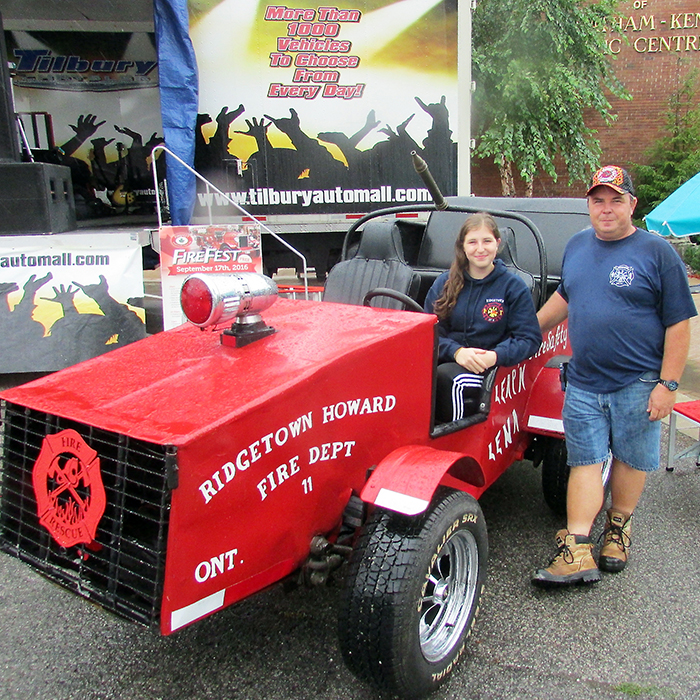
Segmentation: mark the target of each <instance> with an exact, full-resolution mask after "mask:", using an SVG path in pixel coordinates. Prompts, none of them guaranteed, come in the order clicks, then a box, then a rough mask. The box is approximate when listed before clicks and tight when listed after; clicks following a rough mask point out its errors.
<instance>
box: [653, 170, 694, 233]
mask: <svg viewBox="0 0 700 700" xmlns="http://www.w3.org/2000/svg"><path fill="white" fill-rule="evenodd" d="M644 220H645V221H646V225H647V229H649V231H654V232H655V233H660V234H661V235H662V236H679V237H680V236H697V235H700V173H698V174H697V175H695V176H694V177H691V178H690V180H688V182H686V183H685V184H683V185H681V186H680V187H679V188H678V189H677V190H676V191H675V192H672V193H671V194H670V195H669V196H668V197H666V199H664V201H663V202H661V204H659V205H658V206H657V207H656V208H655V209H653V210H652V211H650V212H649V213H648V214H647V215H646V216H645V217H644Z"/></svg>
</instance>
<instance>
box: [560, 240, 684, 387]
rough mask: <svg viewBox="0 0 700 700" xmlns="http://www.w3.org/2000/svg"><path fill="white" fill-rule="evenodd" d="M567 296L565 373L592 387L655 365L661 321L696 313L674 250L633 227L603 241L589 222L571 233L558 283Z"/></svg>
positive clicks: (621, 381)
mask: <svg viewBox="0 0 700 700" xmlns="http://www.w3.org/2000/svg"><path fill="white" fill-rule="evenodd" d="M558 291H559V293H560V294H561V296H562V297H563V298H564V299H565V300H566V301H567V302H568V304H569V339H570V341H571V348H572V351H573V358H572V360H571V362H570V363H569V370H568V374H567V379H568V381H570V382H571V384H573V385H574V386H576V387H578V388H580V389H584V390H585V391H591V392H594V393H608V392H612V391H617V390H618V389H622V388H623V387H625V386H628V385H629V384H631V383H632V382H633V381H635V380H636V379H637V378H638V377H639V376H641V375H642V374H643V373H644V372H648V371H656V372H659V371H660V370H661V361H662V358H663V352H664V337H665V332H666V328H667V327H668V326H672V325H674V324H675V323H679V322H680V321H684V320H686V319H688V318H690V317H692V316H695V315H696V314H697V312H696V310H695V304H694V303H693V298H692V296H691V294H690V289H689V287H688V278H687V273H686V270H685V266H684V265H683V263H682V261H681V259H680V257H679V256H678V254H677V253H676V252H675V250H673V248H672V247H671V245H670V244H669V243H668V242H667V241H665V240H663V239H662V238H660V237H658V236H656V235H654V234H652V233H649V232H647V231H644V230H642V229H636V231H635V232H634V233H633V234H632V235H630V236H627V237H626V238H622V239H619V240H616V241H603V240H601V239H599V238H597V237H596V235H595V232H594V230H593V229H592V228H589V229H586V230H584V231H580V232H579V233H577V234H576V235H575V236H573V237H572V238H571V240H570V241H569V243H568V244H567V246H566V250H565V251H564V260H563V263H562V283H561V285H560V286H559V289H558Z"/></svg>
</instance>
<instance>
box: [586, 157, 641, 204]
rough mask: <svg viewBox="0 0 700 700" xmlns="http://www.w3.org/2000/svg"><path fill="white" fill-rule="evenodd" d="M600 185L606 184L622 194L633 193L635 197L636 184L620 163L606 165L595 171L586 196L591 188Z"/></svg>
mask: <svg viewBox="0 0 700 700" xmlns="http://www.w3.org/2000/svg"><path fill="white" fill-rule="evenodd" d="M600 185H605V186H606V187H610V188H611V189H613V190H615V192H619V193H620V194H631V195H632V196H633V197H634V185H633V184H632V178H631V177H630V174H629V173H628V172H627V171H626V170H625V169H624V168H621V167H620V166H619V165H605V166H603V167H602V168H600V170H596V172H595V173H593V179H592V180H591V184H590V186H589V188H588V192H586V197H587V196H588V195H589V194H590V193H591V190H592V189H593V188H595V187H598V186H600Z"/></svg>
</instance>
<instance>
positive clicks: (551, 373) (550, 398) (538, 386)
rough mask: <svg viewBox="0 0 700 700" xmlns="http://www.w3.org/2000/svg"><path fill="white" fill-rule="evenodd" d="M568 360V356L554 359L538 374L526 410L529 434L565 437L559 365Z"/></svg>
mask: <svg viewBox="0 0 700 700" xmlns="http://www.w3.org/2000/svg"><path fill="white" fill-rule="evenodd" d="M568 359H569V358H568V356H562V355H558V356H556V357H553V358H552V359H551V360H549V362H547V364H546V365H545V366H544V367H543V368H542V369H541V370H540V372H539V373H538V375H537V378H536V379H535V382H534V384H533V385H532V389H531V390H530V400H529V401H528V404H527V409H526V416H525V426H526V429H527V431H528V432H530V433H536V434H538V435H551V436H554V437H560V438H561V437H564V423H563V421H562V419H561V411H562V408H563V407H564V392H563V391H562V389H561V380H560V378H559V365H560V364H561V362H562V361H564V360H568Z"/></svg>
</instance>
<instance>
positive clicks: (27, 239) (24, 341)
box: [0, 232, 146, 372]
mask: <svg viewBox="0 0 700 700" xmlns="http://www.w3.org/2000/svg"><path fill="white" fill-rule="evenodd" d="M142 296H143V265H142V262H141V246H140V244H139V242H138V240H137V236H136V235H135V234H132V233H103V232H100V233H99V234H96V233H87V232H85V233H70V234H53V235H50V236H3V237H0V372H41V371H52V370H57V369H61V368H63V367H67V366H68V365H72V364H75V363H76V362H80V361H82V360H86V359H88V358H90V357H94V356H96V355H101V354H102V353H105V352H108V351H110V350H113V349H115V348H117V347H121V346H123V345H126V344H128V343H131V342H133V341H135V340H139V339H141V338H144V337H145V336H146V327H145V324H144V312H143V310H142V309H138V308H134V307H131V306H129V305H128V304H127V303H126V302H127V300H128V299H129V298H131V297H142Z"/></svg>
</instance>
